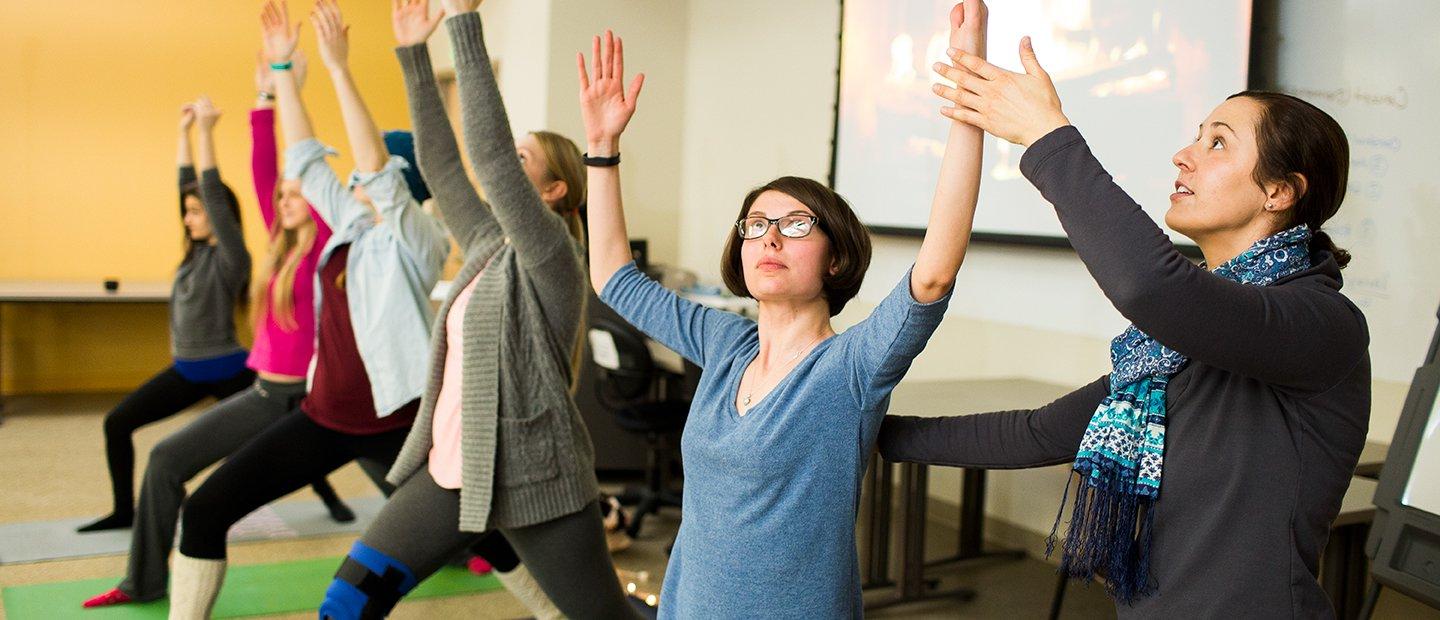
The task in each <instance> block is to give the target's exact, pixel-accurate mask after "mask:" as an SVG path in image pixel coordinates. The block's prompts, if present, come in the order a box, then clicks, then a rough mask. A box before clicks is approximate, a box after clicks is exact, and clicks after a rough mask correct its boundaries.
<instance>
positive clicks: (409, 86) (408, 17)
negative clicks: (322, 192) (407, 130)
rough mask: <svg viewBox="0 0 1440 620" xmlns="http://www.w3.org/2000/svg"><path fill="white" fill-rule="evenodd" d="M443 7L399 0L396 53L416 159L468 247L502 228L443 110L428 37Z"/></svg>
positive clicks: (394, 22) (459, 238)
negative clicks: (433, 9)
mask: <svg viewBox="0 0 1440 620" xmlns="http://www.w3.org/2000/svg"><path fill="white" fill-rule="evenodd" d="M443 16H444V14H443V13H436V14H435V15H434V16H433V17H432V16H430V14H429V2H427V0H397V1H396V3H395V8H394V11H393V12H392V14H391V22H392V25H393V26H394V28H395V42H396V44H397V45H398V46H397V47H396V48H395V55H396V56H397V57H399V59H400V69H401V71H402V73H403V74H404V75H405V94H406V96H407V97H408V98H409V100H410V122H411V125H412V126H413V127H414V128H415V159H416V160H417V161H418V162H419V164H420V174H421V175H423V176H424V177H425V184H426V185H428V186H429V187H430V190H431V191H432V192H434V194H435V206H436V208H438V209H440V213H441V215H443V216H444V219H445V225H446V226H447V227H448V228H449V229H450V234H451V235H454V237H455V241H456V242H457V243H459V244H460V248H461V250H462V251H466V252H468V251H469V249H470V248H471V247H472V246H473V245H474V244H475V243H476V242H477V241H480V240H483V239H489V238H492V237H494V236H495V235H500V234H502V233H501V231H500V224H499V222H496V221H495V216H494V214H492V213H491V212H490V207H489V205H486V204H485V203H484V202H483V201H481V200H480V195H479V194H477V193H476V192H475V186H473V185H471V184H470V177H468V176H466V175H465V164H464V162H463V161H461V159H460V146H459V144H457V143H456V141H455V131H454V130H453V129H451V127H450V119H449V117H448V116H447V115H446V114H445V104H444V102H443V101H441V99H440V88H439V86H438V85H437V84H436V83H435V74H434V72H433V71H432V70H431V67H430V50H429V48H428V47H427V46H426V44H425V42H426V41H427V40H428V39H429V38H430V35H431V34H433V33H434V32H435V28H436V27H437V26H439V25H440V20H441V18H442V17H443Z"/></svg>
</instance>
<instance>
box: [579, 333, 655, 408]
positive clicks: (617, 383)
mask: <svg viewBox="0 0 1440 620" xmlns="http://www.w3.org/2000/svg"><path fill="white" fill-rule="evenodd" d="M589 339H590V357H591V359H593V360H594V362H595V365H596V366H598V367H599V373H598V374H599V381H596V383H595V389H596V397H597V398H598V399H599V400H600V402H601V404H604V405H605V406H607V407H623V406H626V405H629V404H633V403H637V402H640V401H643V400H646V399H648V398H649V396H650V394H651V387H652V385H653V384H654V380H655V361H654V360H653V359H651V357H650V349H649V348H648V347H647V346H646V343H645V335H644V334H642V333H640V330H638V329H635V327H634V326H633V325H630V324H629V323H626V322H625V321H623V320H617V319H614V318H611V317H591V321H590V332H589Z"/></svg>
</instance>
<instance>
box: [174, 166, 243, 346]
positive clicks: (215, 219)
mask: <svg viewBox="0 0 1440 620" xmlns="http://www.w3.org/2000/svg"><path fill="white" fill-rule="evenodd" d="M196 180H197V179H196V177H195V168H194V167H193V166H181V167H180V187H181V189H182V190H183V189H184V188H185V186H186V185H189V184H190V183H193V182H195V181H196ZM198 181H199V185H200V192H199V193H200V202H201V203H203V204H204V205H205V215H207V216H208V217H209V218H210V231H211V232H210V234H211V236H212V237H213V238H214V239H215V244H214V245H211V244H209V243H206V242H203V241H201V242H197V243H194V244H193V246H192V247H191V248H190V254H189V256H187V257H186V258H185V260H184V262H182V263H180V268H179V269H177V270H176V271H175V284H174V285H173V286H172V287H171V289H170V355H172V356H173V357H174V358H175V359H180V360H204V359H210V358H215V357H220V356H222V355H228V354H231V353H235V352H237V351H243V350H244V347H241V346H240V341H238V340H236V339H235V303H236V302H237V301H238V300H240V299H241V297H242V296H244V295H245V294H247V293H248V291H247V290H246V287H247V285H248V284H249V282H250V251H249V250H247V249H246V248H245V235H244V233H242V232H241V230H240V220H238V219H236V217H235V212H234V211H233V210H231V208H230V204H229V201H228V199H227V198H226V196H225V184H224V183H223V182H222V181H221V180H220V171H219V170H216V169H215V168H210V169H207V170H205V171H204V172H203V173H201V175H200V177H199V179H198Z"/></svg>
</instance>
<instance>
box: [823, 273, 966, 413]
mask: <svg viewBox="0 0 1440 620" xmlns="http://www.w3.org/2000/svg"><path fill="white" fill-rule="evenodd" d="M954 293H955V289H954V288H951V289H950V291H949V292H947V293H945V296H944V297H941V298H940V299H937V300H935V301H933V302H930V303H920V302H919V301H916V300H915V297H914V296H913V295H912V294H911V293H910V271H906V272H905V277H903V278H901V279H900V282H899V283H898V284H896V285H895V288H894V289H891V291H890V294H889V295H886V296H885V299H884V300H883V301H881V302H880V305H879V306H876V307H875V311H874V312H871V313H870V316H868V317H866V318H865V320H864V321H861V322H860V323H859V324H857V325H855V326H854V327H851V328H850V329H849V330H847V331H846V332H845V337H846V340H847V341H848V344H849V347H850V350H849V360H850V365H851V376H852V377H853V379H854V381H853V385H854V387H855V389H856V390H857V394H856V396H857V399H858V400H859V402H861V403H862V404H864V405H867V406H868V405H873V404H874V403H876V402H877V401H879V400H880V399H883V398H885V397H887V396H889V395H890V390H891V389H893V388H894V387H895V385H896V384H898V383H900V379H902V378H904V376H905V373H906V372H908V371H909V370H910V365H911V363H912V362H914V361H915V356H917V355H919V354H920V352H921V351H923V350H924V349H925V344H926V343H927V342H929V341H930V336H931V335H933V334H934V333H935V330H936V329H937V328H939V327H940V321H941V320H943V319H944V318H945V309H946V308H948V307H949V305H950V298H951V296H952V295H954Z"/></svg>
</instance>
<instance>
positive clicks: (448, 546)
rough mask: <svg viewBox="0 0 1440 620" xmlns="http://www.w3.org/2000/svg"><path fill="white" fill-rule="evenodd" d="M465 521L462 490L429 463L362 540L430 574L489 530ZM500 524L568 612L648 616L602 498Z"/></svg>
mask: <svg viewBox="0 0 1440 620" xmlns="http://www.w3.org/2000/svg"><path fill="white" fill-rule="evenodd" d="M459 522H460V492H459V491H454V490H451V489H445V488H441V487H440V486H439V485H437V484H435V479H434V478H431V477H430V471H429V470H428V469H426V468H421V469H420V471H417V472H415V475H413V476H411V477H410V479H409V480H406V481H405V483H404V484H402V485H400V488H399V489H397V490H396V491H395V494H394V495H391V496H390V500H389V501H388V502H386V503H385V507H384V508H383V509H381V511H380V514H379V516H377V517H376V518H375V522H374V523H372V524H370V528H369V529H367V530H365V535H364V536H362V537H361V538H360V541H361V542H363V543H365V544H366V545H367V546H369V547H370V548H372V549H375V550H376V551H379V552H381V553H383V554H385V555H387V556H390V558H392V559H394V560H396V561H398V562H400V563H402V564H404V565H405V566H407V567H409V568H410V570H411V571H413V572H414V573H415V577H416V578H417V579H418V580H420V581H424V580H425V578H426V577H429V576H430V575H432V574H434V573H435V571H437V570H440V568H441V567H442V566H444V565H445V563H446V562H448V561H449V560H450V559H451V558H454V557H455V555H456V554H457V553H459V552H461V551H462V550H464V549H465V548H467V547H469V546H470V545H471V544H473V543H474V542H475V541H476V540H478V539H479V538H480V537H481V536H483V535H484V534H481V533H474V532H461V531H459V530H458V529H457V528H456V524H458V523H459ZM500 531H501V533H503V534H504V535H505V538H507V539H508V540H509V541H510V544H511V546H513V547H515V554H516V555H518V556H520V561H521V563H522V564H524V565H525V567H526V568H528V569H529V570H530V574H531V575H532V576H534V577H535V581H536V582H538V583H539V584H540V588H541V589H543V590H545V594H546V595H547V596H549V597H550V600H551V601H552V602H554V603H555V606H556V607H558V608H559V609H560V611H561V613H564V614H565V616H566V617H568V618H575V619H576V620H581V619H588V618H607V619H608V618H625V619H627V620H630V619H638V618H641V616H640V614H639V613H638V612H636V611H635V609H634V608H633V607H631V606H630V603H629V602H628V601H627V600H626V598H625V594H624V592H623V591H622V590H621V588H620V580H619V578H618V577H616V575H615V565H614V564H613V563H611V561H610V551H609V549H608V548H606V546H605V529H604V526H603V525H602V524H601V521H600V506H599V504H598V503H596V502H592V503H591V504H589V505H588V506H586V507H585V508H583V509H581V510H580V512H577V513H574V514H569V515H565V516H563V517H560V518H558V519H552V520H550V521H546V522H544V523H538V524H536V525H531V526H526V527H520V528H514V529H510V528H502V529H501V530H500Z"/></svg>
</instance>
